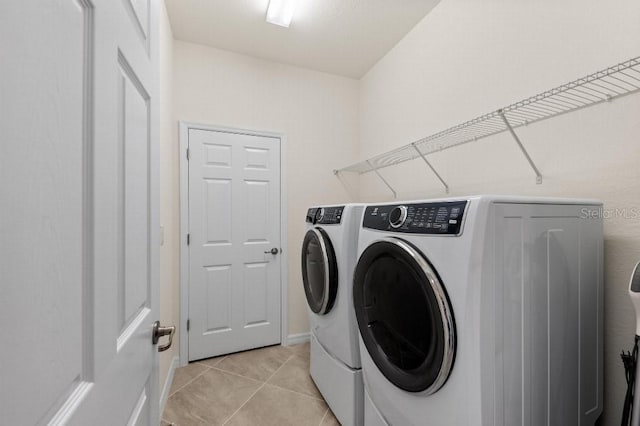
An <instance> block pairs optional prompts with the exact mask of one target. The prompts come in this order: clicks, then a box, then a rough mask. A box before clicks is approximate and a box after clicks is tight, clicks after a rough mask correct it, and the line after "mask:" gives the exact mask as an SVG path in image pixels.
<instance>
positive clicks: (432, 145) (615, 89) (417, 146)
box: [335, 57, 640, 191]
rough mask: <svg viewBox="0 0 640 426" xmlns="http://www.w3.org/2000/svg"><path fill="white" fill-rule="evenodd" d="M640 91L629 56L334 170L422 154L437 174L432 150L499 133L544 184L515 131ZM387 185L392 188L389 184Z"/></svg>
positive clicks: (362, 168)
mask: <svg viewBox="0 0 640 426" xmlns="http://www.w3.org/2000/svg"><path fill="white" fill-rule="evenodd" d="M638 91H640V57H636V58H633V59H629V60H628V61H625V62H622V63H620V64H618V65H615V66H612V67H609V68H607V69H605V70H602V71H598V72H596V73H593V74H590V75H588V76H586V77H583V78H579V79H577V80H575V81H572V82H571V83H567V84H563V85H562V86H558V87H556V88H554V89H551V90H548V91H546V92H544V93H540V94H538V95H535V96H532V97H530V98H528V99H525V100H523V101H520V102H516V103H514V104H511V105H509V106H506V107H504V108H501V109H499V110H496V111H494V112H491V113H488V114H485V115H482V116H480V117H477V118H474V119H473V120H469V121H466V122H464V123H462V124H458V125H457V126H453V127H451V128H449V129H446V130H443V131H441V132H438V133H435V134H433V135H431V136H427V137H425V138H422V139H419V140H417V141H415V142H412V143H410V144H407V145H405V146H402V147H399V148H396V149H394V150H392V151H389V152H386V153H384V154H380V155H377V156H375V157H372V158H370V159H368V160H365V161H361V162H359V163H356V164H352V165H350V166H347V167H344V168H342V169H339V170H335V173H340V172H352V173H358V174H363V173H368V172H371V171H376V172H377V171H378V170H379V169H382V168H385V167H389V166H393V165H395V164H400V163H403V162H405V161H409V160H413V159H416V158H420V157H422V159H423V160H424V161H425V162H426V163H427V165H428V166H429V167H431V169H432V170H433V171H434V172H435V170H434V169H433V167H432V166H431V165H430V164H429V162H428V161H427V159H426V156H427V155H428V154H432V153H434V152H438V151H443V150H445V149H448V148H452V147H454V146H458V145H462V144H465V143H468V142H473V141H477V140H479V139H483V138H486V137H489V136H493V135H496V134H499V133H503V132H511V134H512V135H513V137H514V138H515V139H516V141H517V142H518V144H519V145H520V148H521V150H522V151H523V153H524V154H525V156H526V157H527V160H528V161H529V163H530V165H531V166H532V168H533V169H534V171H535V172H536V175H537V177H538V179H537V181H538V183H541V182H542V176H541V175H540V173H539V171H538V170H537V168H536V167H535V165H534V164H533V161H532V160H531V158H529V156H528V154H527V152H526V150H525V149H524V147H523V146H522V144H521V143H520V141H519V139H518V137H517V135H516V134H515V132H514V129H517V128H518V127H521V126H525V125H528V124H531V123H536V122H538V121H542V120H546V119H548V118H551V117H555V116H558V115H561V114H566V113H569V112H572V111H576V110H579V109H582V108H586V107H589V106H592V105H597V104H599V103H602V102H607V101H610V100H613V99H615V98H619V97H621V96H625V95H629V94H631V93H635V92H638ZM378 175H379V173H378ZM436 175H437V173H436ZM379 176H380V175H379ZM437 176H438V178H439V179H440V180H441V181H442V183H443V184H444V185H445V188H447V190H448V187H447V185H446V183H445V182H444V181H443V180H442V178H440V176H439V175H437ZM380 177H381V176H380ZM385 183H386V182H385ZM387 186H388V184H387ZM389 188H390V189H391V190H392V191H393V189H392V188H391V187H389Z"/></svg>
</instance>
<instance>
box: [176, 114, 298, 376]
mask: <svg viewBox="0 0 640 426" xmlns="http://www.w3.org/2000/svg"><path fill="white" fill-rule="evenodd" d="M178 123H179V131H180V134H179V138H178V139H179V145H180V219H179V220H180V283H179V287H180V324H179V330H180V339H179V340H180V366H185V365H187V364H188V363H189V355H188V354H189V338H188V333H187V319H188V318H189V248H188V246H187V233H188V232H189V161H188V160H187V147H188V146H189V130H191V129H196V130H209V131H214V132H222V133H233V134H240V135H250V136H263V137H268V138H276V139H278V140H280V253H281V255H282V256H281V261H280V344H282V345H286V342H287V336H288V335H289V321H288V318H289V316H288V299H289V298H288V290H289V280H288V279H287V278H288V277H287V263H288V262H287V257H285V256H287V255H288V251H287V226H286V225H287V209H286V206H287V192H286V188H287V185H286V173H285V170H286V155H285V154H286V136H285V135H284V133H276V132H265V131H258V130H247V129H239V128H234V127H225V126H217V125H209V124H200V123H193V122H189V121H183V120H180V121H179V122H178Z"/></svg>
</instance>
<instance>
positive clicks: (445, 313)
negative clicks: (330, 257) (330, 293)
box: [369, 237, 456, 395]
mask: <svg viewBox="0 0 640 426" xmlns="http://www.w3.org/2000/svg"><path fill="white" fill-rule="evenodd" d="M377 242H387V243H390V244H393V245H395V246H397V247H399V248H401V249H402V250H403V251H404V252H405V253H406V254H407V255H408V256H409V257H411V258H412V259H413V260H414V261H415V262H416V264H417V265H418V266H419V267H420V269H422V271H423V272H424V274H425V276H426V277H427V279H428V280H429V285H430V287H431V289H432V290H433V294H434V295H435V297H436V300H437V302H438V307H439V308H440V318H441V319H442V325H443V327H442V328H443V334H444V341H445V347H444V354H443V358H442V366H441V367H440V371H439V372H438V376H437V377H436V380H434V382H433V383H432V384H431V386H429V387H428V388H427V389H425V390H424V391H422V393H423V394H425V395H430V394H432V393H434V392H436V391H437V390H438V389H440V388H441V387H442V385H444V384H445V382H446V381H447V378H448V377H449V373H450V372H451V368H452V367H453V361H454V359H455V351H456V331H455V323H454V319H453V312H451V306H450V304H449V299H448V297H447V293H446V291H445V289H444V287H443V285H442V283H441V282H440V279H439V278H438V275H437V274H436V272H435V271H434V270H433V268H431V265H429V262H427V261H426V260H425V258H424V256H423V255H422V254H421V253H419V252H418V251H416V250H415V249H414V248H413V247H412V246H411V245H409V244H407V243H406V242H405V241H404V240H402V239H400V238H396V237H383V238H380V239H377V240H375V241H373V242H371V243H370V244H369V245H373V244H375V243H377Z"/></svg>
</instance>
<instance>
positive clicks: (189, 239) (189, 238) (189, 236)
mask: <svg viewBox="0 0 640 426" xmlns="http://www.w3.org/2000/svg"><path fill="white" fill-rule="evenodd" d="M189 244H191V234H187V245H189Z"/></svg>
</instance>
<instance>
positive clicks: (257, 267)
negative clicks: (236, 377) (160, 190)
mask: <svg viewBox="0 0 640 426" xmlns="http://www.w3.org/2000/svg"><path fill="white" fill-rule="evenodd" d="M188 138H189V234H190V237H189V239H190V241H189V324H190V327H189V360H195V359H201V358H208V357H211V356H215V355H220V354H225V353H230V352H236V351H240V350H245V349H251V348H255V347H260V346H266V345H271V344H276V343H279V342H280V262H281V256H280V253H279V251H280V139H279V138H274V137H265V136H255V135H247V134H240V133H231V132H222V131H212V130H200V129H189V133H188ZM272 249H276V250H274V252H276V251H277V253H274V254H272V253H271V250H272Z"/></svg>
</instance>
